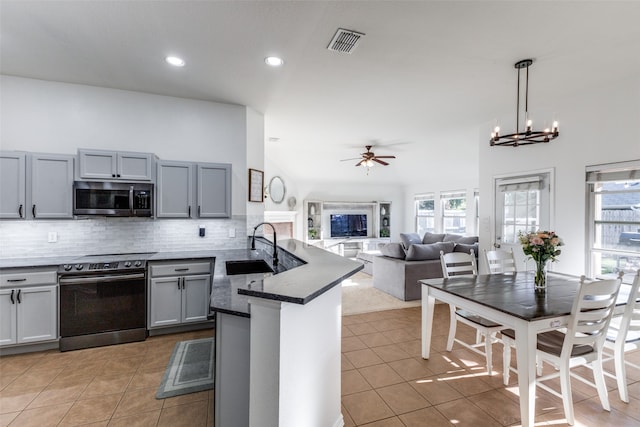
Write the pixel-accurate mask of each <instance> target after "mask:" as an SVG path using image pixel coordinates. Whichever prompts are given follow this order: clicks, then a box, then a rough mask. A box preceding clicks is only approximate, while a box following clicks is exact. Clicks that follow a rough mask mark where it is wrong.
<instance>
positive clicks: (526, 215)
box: [496, 173, 549, 244]
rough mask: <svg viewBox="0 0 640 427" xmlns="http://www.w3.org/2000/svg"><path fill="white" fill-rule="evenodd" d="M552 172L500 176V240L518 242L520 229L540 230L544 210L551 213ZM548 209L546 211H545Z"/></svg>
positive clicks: (524, 231) (498, 213)
mask: <svg viewBox="0 0 640 427" xmlns="http://www.w3.org/2000/svg"><path fill="white" fill-rule="evenodd" d="M548 180H549V176H548V174H546V173H542V174H535V175H527V176H518V177H510V178H503V179H497V180H496V203H497V204H496V234H497V238H496V240H497V241H498V243H506V244H516V243H518V233H520V232H522V233H527V232H530V231H536V230H539V229H540V228H541V227H542V223H543V222H544V221H543V218H542V217H543V214H545V213H546V216H548V206H547V205H548V204H546V203H544V200H545V199H547V198H548V197H547V198H545V197H543V192H546V193H547V194H548V183H547V181H548ZM543 211H544V212H543Z"/></svg>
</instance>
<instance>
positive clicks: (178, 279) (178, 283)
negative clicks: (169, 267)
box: [178, 278, 182, 289]
mask: <svg viewBox="0 0 640 427" xmlns="http://www.w3.org/2000/svg"><path fill="white" fill-rule="evenodd" d="M180 280H182V279H180V278H178V289H180Z"/></svg>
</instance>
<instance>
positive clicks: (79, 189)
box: [73, 181, 153, 216]
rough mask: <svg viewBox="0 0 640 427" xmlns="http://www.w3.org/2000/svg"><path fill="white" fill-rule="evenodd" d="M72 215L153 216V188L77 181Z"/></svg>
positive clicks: (149, 184)
mask: <svg viewBox="0 0 640 427" xmlns="http://www.w3.org/2000/svg"><path fill="white" fill-rule="evenodd" d="M73 214H74V215H99V216H153V184H151V183H124V182H91V181H76V182H74V183H73Z"/></svg>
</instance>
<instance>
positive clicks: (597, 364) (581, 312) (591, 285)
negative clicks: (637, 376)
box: [502, 273, 622, 425]
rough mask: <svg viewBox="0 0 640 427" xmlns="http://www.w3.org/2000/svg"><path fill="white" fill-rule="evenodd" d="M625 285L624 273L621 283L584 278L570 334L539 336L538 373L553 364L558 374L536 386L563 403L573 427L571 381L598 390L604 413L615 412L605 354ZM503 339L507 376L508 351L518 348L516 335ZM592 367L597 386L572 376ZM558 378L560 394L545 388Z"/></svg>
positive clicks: (509, 332)
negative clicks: (577, 370)
mask: <svg viewBox="0 0 640 427" xmlns="http://www.w3.org/2000/svg"><path fill="white" fill-rule="evenodd" d="M621 283H622V273H621V274H620V275H619V276H618V278H617V279H609V280H594V281H587V280H586V279H585V277H584V276H582V277H581V278H580V286H579V288H578V293H577V294H576V297H575V299H574V301H573V307H572V309H571V316H570V318H569V324H568V325H567V327H566V331H564V332H563V331H561V330H552V331H548V332H543V333H541V334H538V342H537V346H536V347H537V348H536V360H537V362H538V372H541V371H542V363H543V362H547V363H550V364H551V365H553V366H554V367H555V368H556V369H557V371H556V372H553V373H551V374H548V375H544V376H539V377H538V378H536V385H537V386H538V387H540V388H542V389H544V390H546V391H548V392H549V393H551V394H553V395H555V396H557V397H559V398H561V399H562V405H563V407H564V415H565V418H566V419H567V423H568V424H569V425H573V424H574V422H575V419H574V415H573V397H572V393H571V377H574V378H576V379H578V380H580V381H582V382H584V383H586V384H589V385H591V386H595V387H596V389H597V390H598V397H599V398H600V403H601V404H602V407H603V409H604V410H606V411H610V410H611V407H610V405H609V397H608V394H607V387H606V384H605V382H604V372H603V369H602V354H603V353H602V350H603V347H604V341H605V338H606V334H607V330H608V328H609V323H610V321H611V317H612V315H613V311H614V309H615V304H616V297H617V295H618V291H619V290H620V284H621ZM502 339H503V342H504V349H505V353H504V354H503V357H504V358H505V365H506V367H505V371H504V373H505V375H508V372H509V369H510V366H508V364H509V360H510V350H509V351H508V352H507V350H508V349H510V347H511V346H512V345H514V344H515V334H514V331H513V330H512V329H506V330H503V331H502ZM507 357H508V358H507ZM588 364H590V365H591V366H590V367H591V368H592V370H593V377H594V380H595V384H594V383H592V382H590V381H588V380H587V379H585V378H582V377H580V376H578V375H577V374H575V373H573V372H571V368H575V367H577V366H583V365H588ZM558 377H560V393H558V392H557V391H556V390H554V389H552V388H551V387H549V386H547V385H546V384H543V382H544V381H548V380H550V379H554V378H558Z"/></svg>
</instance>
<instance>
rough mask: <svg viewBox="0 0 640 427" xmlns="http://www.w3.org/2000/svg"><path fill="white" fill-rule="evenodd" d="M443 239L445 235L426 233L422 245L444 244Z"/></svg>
mask: <svg viewBox="0 0 640 427" xmlns="http://www.w3.org/2000/svg"><path fill="white" fill-rule="evenodd" d="M442 239H444V233H443V234H435V233H429V232H428V231H427V232H426V233H424V237H423V238H422V243H438V242H442Z"/></svg>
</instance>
